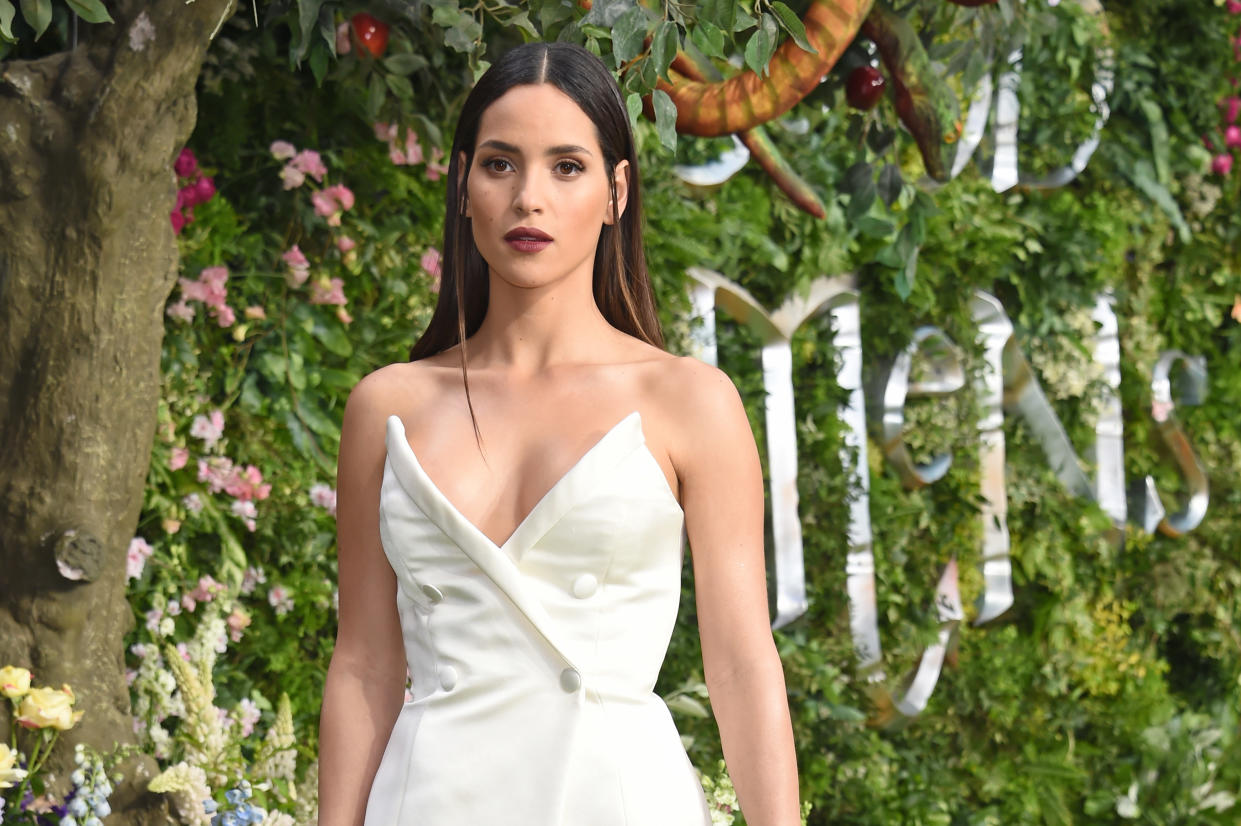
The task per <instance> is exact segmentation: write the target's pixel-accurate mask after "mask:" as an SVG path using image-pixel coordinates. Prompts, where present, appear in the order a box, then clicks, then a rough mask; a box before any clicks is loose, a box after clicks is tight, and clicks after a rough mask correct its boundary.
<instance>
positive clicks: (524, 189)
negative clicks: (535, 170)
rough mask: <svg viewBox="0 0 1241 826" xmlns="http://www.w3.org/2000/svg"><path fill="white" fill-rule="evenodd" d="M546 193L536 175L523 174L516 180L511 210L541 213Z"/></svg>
mask: <svg viewBox="0 0 1241 826" xmlns="http://www.w3.org/2000/svg"><path fill="white" fill-rule="evenodd" d="M545 197H546V191H545V188H544V187H543V182H542V181H540V180H539V177H538V176H537V175H530V174H523V175H521V176H520V177H519V178H518V180H517V191H516V192H514V193H513V209H515V210H517V211H518V212H523V213H525V212H542V211H543V207H544V202H543V201H544V198H545Z"/></svg>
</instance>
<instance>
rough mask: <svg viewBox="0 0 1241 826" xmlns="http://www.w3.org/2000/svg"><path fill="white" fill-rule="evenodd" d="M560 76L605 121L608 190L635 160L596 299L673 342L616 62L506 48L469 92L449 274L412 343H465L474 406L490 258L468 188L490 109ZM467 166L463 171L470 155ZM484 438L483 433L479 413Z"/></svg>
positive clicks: (450, 207) (603, 308) (455, 150)
mask: <svg viewBox="0 0 1241 826" xmlns="http://www.w3.org/2000/svg"><path fill="white" fill-rule="evenodd" d="M539 83H550V84H552V85H553V86H555V87H556V88H557V89H559V90H560V91H562V92H564V93H565V94H566V95H568V96H569V97H570V98H572V99H573V101H574V102H575V103H576V104H577V105H578V106H579V107H581V109H582V111H583V112H584V113H586V116H587V117H589V118H590V120H591V122H593V123H594V125H595V132H596V133H597V136H598V138H599V146H600V147H601V148H602V150H603V159H604V164H605V166H606V168H607V170H606V171H607V179H608V189H609V191H610V194H611V196H612V203H616V185H615V177H614V171H615V169H616V165H617V164H618V163H620V162H621V161H622V160H627V161H629V169H628V173H629V195H628V200H627V204H626V207H625V211H624V213H623V214H622V215H621V217H620V220H619V221H617V222H615V223H613V224H604V225H603V228H602V230H601V232H600V235H599V247H598V252H597V253H596V255H595V267H594V278H593V285H594V287H593V289H594V296H595V303H596V304H597V305H598V306H599V310H600V312H601V313H602V314H603V317H604V318H606V319H607V320H608V323H610V324H611V325H612V326H613V327H615V328H616V329H618V330H621V331H622V332H626V333H629V334H630V335H632V336H635V337H636V338H639V339H641V340H643V341H645V342H647V343H648V344H653V345H655V346H656V347H659V348H661V349H663V348H664V337H663V332H662V331H661V330H660V327H659V317H658V314H657V313H656V311H655V297H654V293H653V291H652V289H651V279H650V276H649V274H648V273H647V271H646V255H645V253H644V252H643V249H642V193H641V186H640V175H639V173H638V156H637V153H636V151H635V150H634V143H633V133H632V132H631V131H630V128H629V115H628V112H627V110H626V108H625V104H624V101H623V100H622V99H621V94H620V89H618V88H617V86H616V81H615V80H614V79H613V77H612V75H611V73H610V72H608V70H607V68H606V67H604V65H603V63H602V62H601V61H600V60H599V58H597V57H595V56H594V55H593V54H591V53H590V52H588V51H586V50H585V49H583V48H582V47H580V46H575V45H572V44H570V43H527V44H525V45H522V46H518V47H516V48H514V49H511V50H510V51H508V52H506V53H505V54H504V56H503V57H501V58H500V59H499V60H497V61H496V62H495V63H494V64H492V66H491V68H489V69H488V70H487V71H486V72H485V73H483V76H482V77H481V78H479V80H478V83H477V84H476V85H475V86H474V88H473V90H471V91H470V94H469V96H468V97H467V98H466V99H465V106H464V107H462V109H461V116H460V117H459V118H458V119H457V131H456V135H455V136H454V137H453V142H452V152H451V154H450V155H449V162H448V197H447V198H446V199H445V204H444V246H443V249H444V252H443V261H442V264H443V269H442V272H443V278H442V279H441V286H440V292H439V300H438V301H437V302H436V304H435V312H434V314H433V315H432V316H431V322H430V323H429V324H428V325H427V329H426V330H425V331H424V332H423V334H422V336H420V337H419V339H418V340H417V341H416V342H415V343H414V346H413V347H412V348H411V349H410V351H409V360H410V361H417V360H418V359H422V358H426V357H428V356H433V355H435V354H436V353H441V352H443V351H444V350H447V349H448V348H450V347H452V346H453V345H454V344H458V343H459V344H460V345H461V378H462V381H463V382H464V384H465V398H466V405H467V406H468V407H469V410H470V419H471V420H474V406H473V405H472V404H471V403H470V383H469V378H468V375H467V371H466V366H465V362H466V354H465V340H466V338H468V337H469V336H471V335H473V334H474V332H475V331H477V330H478V328H479V326H480V325H481V324H482V322H483V316H484V315H486V313H487V301H488V292H489V281H488V277H487V274H488V273H487V262H486V261H484V260H483V256H482V254H481V253H479V251H478V247H477V246H475V244H474V234H473V232H472V230H471V227H470V219H469V218H467V217H466V216H465V192H466V187H467V182H468V179H469V171H470V166H471V164H472V163H473V160H474V145H475V144H476V143H477V142H478V124H479V120H480V119H481V118H482V115H483V112H484V111H486V109H487V107H488V106H490V105H491V104H492V103H493V102H495V100H496V99H497V98H499V97H500V96H501V95H503V94H504V93H505V92H507V91H508V90H509V89H511V88H513V87H514V86H521V85H527V84H539ZM463 153H464V156H465V168H464V170H462V169H461V159H462V154H463ZM474 433H475V437H476V438H477V437H478V436H479V433H478V423H477V421H474Z"/></svg>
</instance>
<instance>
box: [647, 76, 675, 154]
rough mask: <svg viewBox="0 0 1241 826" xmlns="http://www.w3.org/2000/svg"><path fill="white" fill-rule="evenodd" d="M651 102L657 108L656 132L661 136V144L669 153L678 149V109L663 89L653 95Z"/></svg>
mask: <svg viewBox="0 0 1241 826" xmlns="http://www.w3.org/2000/svg"><path fill="white" fill-rule="evenodd" d="M651 102H652V103H653V104H654V107H655V131H656V132H657V133H658V134H659V142H660V143H662V144H663V145H664V147H665V148H666V149H667V150H668V151H669V152H675V151H676V148H677V107H676V104H675V103H673V102H672V98H670V97H668V93H667V92H665V91H664V90H663V89H656V90H655V91H654V92H652V93H651Z"/></svg>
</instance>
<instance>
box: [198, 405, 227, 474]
mask: <svg viewBox="0 0 1241 826" xmlns="http://www.w3.org/2000/svg"><path fill="white" fill-rule="evenodd" d="M190 435H191V436H193V437H194V438H196V439H202V440H203V443H204V444H205V445H206V447H207V449H208V450H210V449H211V448H213V447H215V443H216V442H218V441H220V439H221V438H222V437H223V436H224V414H223V413H222V412H220V411H219V410H212V411H211V413H210V414H209V415H207V416H203V415H198V416H195V417H194V422H193V424H191V425H190ZM200 481H201V480H200Z"/></svg>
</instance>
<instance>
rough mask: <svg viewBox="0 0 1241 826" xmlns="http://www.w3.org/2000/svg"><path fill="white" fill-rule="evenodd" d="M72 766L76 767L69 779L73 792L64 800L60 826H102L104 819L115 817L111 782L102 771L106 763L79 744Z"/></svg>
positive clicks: (75, 749)
mask: <svg viewBox="0 0 1241 826" xmlns="http://www.w3.org/2000/svg"><path fill="white" fill-rule="evenodd" d="M73 762H74V763H75V764H76V765H77V768H76V769H74V770H73V774H71V775H69V779H70V781H72V782H73V790H72V791H70V792H69V794H68V795H67V796H66V798H65V812H64V814H63V815H62V816H61V818H60V826H103V818H105V817H107V816H108V815H110V814H112V806H111V805H110V804H109V803H108V797H109V796H111V794H112V781H111V780H109V779H108V773H107V772H106V771H105V770H104V768H103V761H102V760H101V759H100V758H99V755H97V754H87V753H86V749H85V748H84V747H83V746H82V744H81V743H79V744H78V745H77V746H76V747H75V748H74V750H73Z"/></svg>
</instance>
